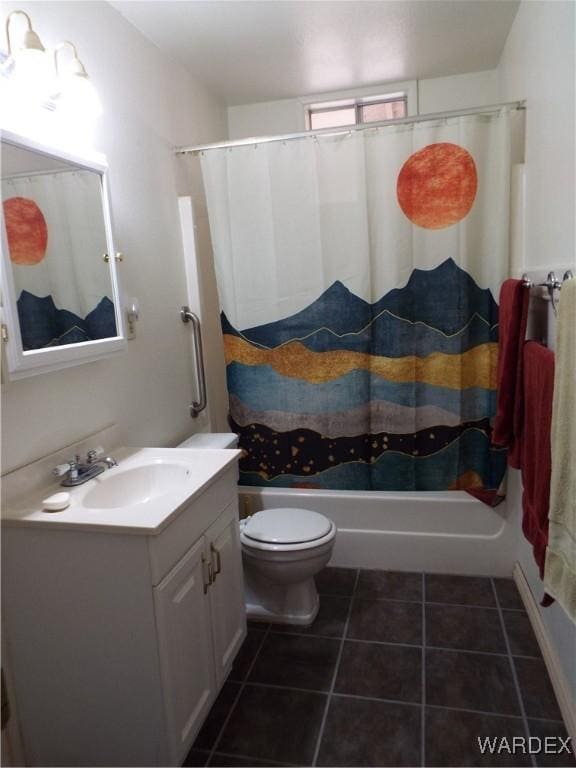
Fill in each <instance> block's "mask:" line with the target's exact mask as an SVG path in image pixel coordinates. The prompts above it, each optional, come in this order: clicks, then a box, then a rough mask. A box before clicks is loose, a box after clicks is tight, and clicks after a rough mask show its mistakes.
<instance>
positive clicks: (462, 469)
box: [221, 259, 506, 503]
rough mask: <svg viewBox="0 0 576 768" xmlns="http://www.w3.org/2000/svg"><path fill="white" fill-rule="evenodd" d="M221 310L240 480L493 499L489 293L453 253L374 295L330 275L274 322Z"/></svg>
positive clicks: (492, 308) (493, 361)
mask: <svg viewBox="0 0 576 768" xmlns="http://www.w3.org/2000/svg"><path fill="white" fill-rule="evenodd" d="M221 317H222V328H223V333H224V343H225V351H226V364H227V378H228V390H229V394H230V421H231V426H232V429H233V430H234V431H235V432H236V433H237V434H238V435H239V438H240V447H241V448H242V450H243V455H242V458H241V460H240V478H241V479H240V482H241V483H242V484H244V485H259V486H269V487H274V486H279V487H292V488H327V489H333V490H395V491H398V490H420V491H434V490H446V489H454V490H456V489H465V490H469V491H471V492H473V493H475V494H476V495H478V496H479V497H481V498H483V499H484V500H486V501H489V502H491V503H495V499H496V497H497V495H498V494H497V491H498V488H499V486H500V483H501V481H502V479H503V476H504V473H505V469H506V453H505V451H504V450H498V449H496V448H494V447H493V446H492V445H491V443H490V435H491V419H492V417H493V416H494V414H495V396H496V365H497V347H498V345H497V340H498V306H497V304H496V302H495V301H494V299H493V297H492V294H491V292H490V290H489V289H482V288H480V287H479V286H478V285H477V284H476V282H475V281H474V280H473V278H472V277H471V276H470V275H469V274H468V273H467V272H466V271H464V270H463V269H461V268H460V267H458V266H457V265H456V264H455V262H454V261H453V260H452V259H447V260H446V261H444V262H443V263H442V264H440V265H439V266H438V267H436V268H435V269H431V270H422V269H414V270H413V271H412V273H411V276H410V279H409V280H408V283H407V284H406V286H405V287H403V288H397V289H394V290H391V291H389V292H388V293H386V294H385V295H384V296H383V297H382V298H381V299H380V300H379V301H377V302H376V303H374V304H369V303H368V302H366V301H364V300H363V299H362V298H359V297H358V296H355V295H354V294H353V293H352V292H351V291H349V290H348V289H347V288H346V287H345V286H344V285H343V284H342V283H341V282H339V281H337V282H335V283H333V284H332V285H331V286H330V288H328V290H326V291H325V292H324V293H323V294H322V295H321V296H320V297H319V298H318V299H317V300H316V301H314V302H313V303H312V304H311V305H309V306H308V307H307V308H306V309H304V310H302V311H301V312H298V313H297V314H295V315H293V316H291V317H288V318H285V319H283V320H279V321H277V322H273V323H268V324H266V325H261V326H258V327H255V328H250V329H248V330H244V331H242V332H240V331H238V330H236V329H235V328H233V327H232V325H231V324H230V323H229V322H228V320H227V318H226V316H225V314H224V313H222V316H221Z"/></svg>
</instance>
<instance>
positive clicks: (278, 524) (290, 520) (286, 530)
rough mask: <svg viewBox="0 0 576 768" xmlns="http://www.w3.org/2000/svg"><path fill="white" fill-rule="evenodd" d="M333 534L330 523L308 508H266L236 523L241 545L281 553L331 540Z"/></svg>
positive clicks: (334, 532) (333, 529)
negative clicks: (238, 528) (238, 525)
mask: <svg viewBox="0 0 576 768" xmlns="http://www.w3.org/2000/svg"><path fill="white" fill-rule="evenodd" d="M335 535H336V526H335V525H334V523H333V522H332V521H331V520H329V519H328V518H327V517H325V516H324V515H321V514H319V513H318V512H312V511H311V510H309V509H300V508H293V507H281V508H276V509H266V510H264V511H262V512H256V514H254V515H252V516H251V517H249V518H247V519H246V520H242V521H241V523H240V539H241V541H242V544H243V545H244V546H245V547H248V548H252V549H260V550H274V551H284V552H287V551H290V550H302V549H312V548H314V547H318V546H322V545H324V544H325V543H326V542H328V541H331V540H332V539H333V538H334V536H335Z"/></svg>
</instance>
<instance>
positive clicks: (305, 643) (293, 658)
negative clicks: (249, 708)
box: [248, 634, 340, 754]
mask: <svg viewBox="0 0 576 768" xmlns="http://www.w3.org/2000/svg"><path fill="white" fill-rule="evenodd" d="M339 650H340V641H339V640H330V639H327V638H324V637H304V636H302V635H287V634H269V635H268V637H267V638H266V641H265V642H264V645H263V646H262V650H261V651H260V653H259V654H258V659H257V660H256V664H255V665H254V667H253V669H252V672H251V673H250V676H249V678H248V679H249V681H250V682H251V683H267V684H268V685H285V686H288V687H292V688H307V689H309V690H311V691H328V690H329V689H330V685H331V683H332V677H333V675H334V669H335V667H336V660H337V658H338V652H339ZM248 754H250V753H248Z"/></svg>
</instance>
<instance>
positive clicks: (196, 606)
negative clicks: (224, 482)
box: [154, 505, 246, 758]
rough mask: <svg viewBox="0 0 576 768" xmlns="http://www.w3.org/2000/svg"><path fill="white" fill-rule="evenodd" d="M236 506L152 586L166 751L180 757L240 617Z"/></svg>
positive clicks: (232, 649) (207, 703) (242, 623)
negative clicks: (165, 727) (167, 739)
mask: <svg viewBox="0 0 576 768" xmlns="http://www.w3.org/2000/svg"><path fill="white" fill-rule="evenodd" d="M239 553H240V542H239V533H238V514H237V509H236V505H230V506H229V507H228V508H227V509H226V511H225V512H223V513H222V514H221V515H220V517H219V518H218V519H217V520H216V522H215V523H214V524H213V525H212V526H211V527H210V529H209V530H208V531H207V533H206V535H205V536H203V537H202V538H201V539H200V540H199V541H197V542H196V544H194V545H193V546H192V547H191V548H190V549H189V550H188V552H187V553H186V554H185V555H184V557H183V558H182V559H181V560H180V561H179V562H178V563H177V565H175V566H174V568H173V569H172V570H171V571H170V573H169V574H168V575H167V576H166V577H165V578H164V579H163V580H162V582H161V583H160V584H159V585H158V586H157V587H155V589H154V602H155V607H156V621H157V626H158V642H159V648H160V666H161V674H162V683H163V691H164V698H165V705H166V716H167V720H168V733H169V738H170V742H171V743H170V751H171V754H172V755H173V756H174V758H177V756H179V755H183V756H185V755H186V752H187V750H188V749H189V748H190V746H191V744H192V742H193V740H194V736H195V735H196V733H197V732H198V730H199V728H200V726H201V725H202V723H203V721H204V718H205V717H206V715H207V714H208V711H209V709H210V707H211V705H212V703H213V701H214V698H215V695H216V692H217V691H218V690H219V689H220V688H221V687H222V685H223V683H224V681H225V680H226V677H227V675H228V672H229V671H230V666H231V664H232V661H233V660H234V657H235V655H236V653H237V651H238V648H239V646H240V643H241V642H242V640H243V639H244V636H245V632H246V631H245V627H246V618H245V611H244V598H243V593H242V563H241V560H240V557H239Z"/></svg>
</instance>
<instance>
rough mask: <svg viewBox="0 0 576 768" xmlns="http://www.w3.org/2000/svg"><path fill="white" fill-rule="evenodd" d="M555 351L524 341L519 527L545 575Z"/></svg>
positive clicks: (541, 572) (535, 342)
mask: <svg viewBox="0 0 576 768" xmlns="http://www.w3.org/2000/svg"><path fill="white" fill-rule="evenodd" d="M553 393H554V353H553V352H551V351H550V350H549V349H548V348H547V347H544V346H542V344H539V343H538V342H537V341H527V342H526V344H525V345H524V428H523V432H522V485H523V486H524V492H523V494H522V510H523V517H522V530H523V531H524V535H525V536H526V538H527V539H528V541H529V542H530V543H531V544H532V549H533V552H534V559H535V560H536V563H537V565H538V567H539V569H540V577H543V575H544V559H545V556H546V545H547V543H548V506H549V501H550V474H551V471H552V457H551V450H550V427H551V423H552V396H553Z"/></svg>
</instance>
